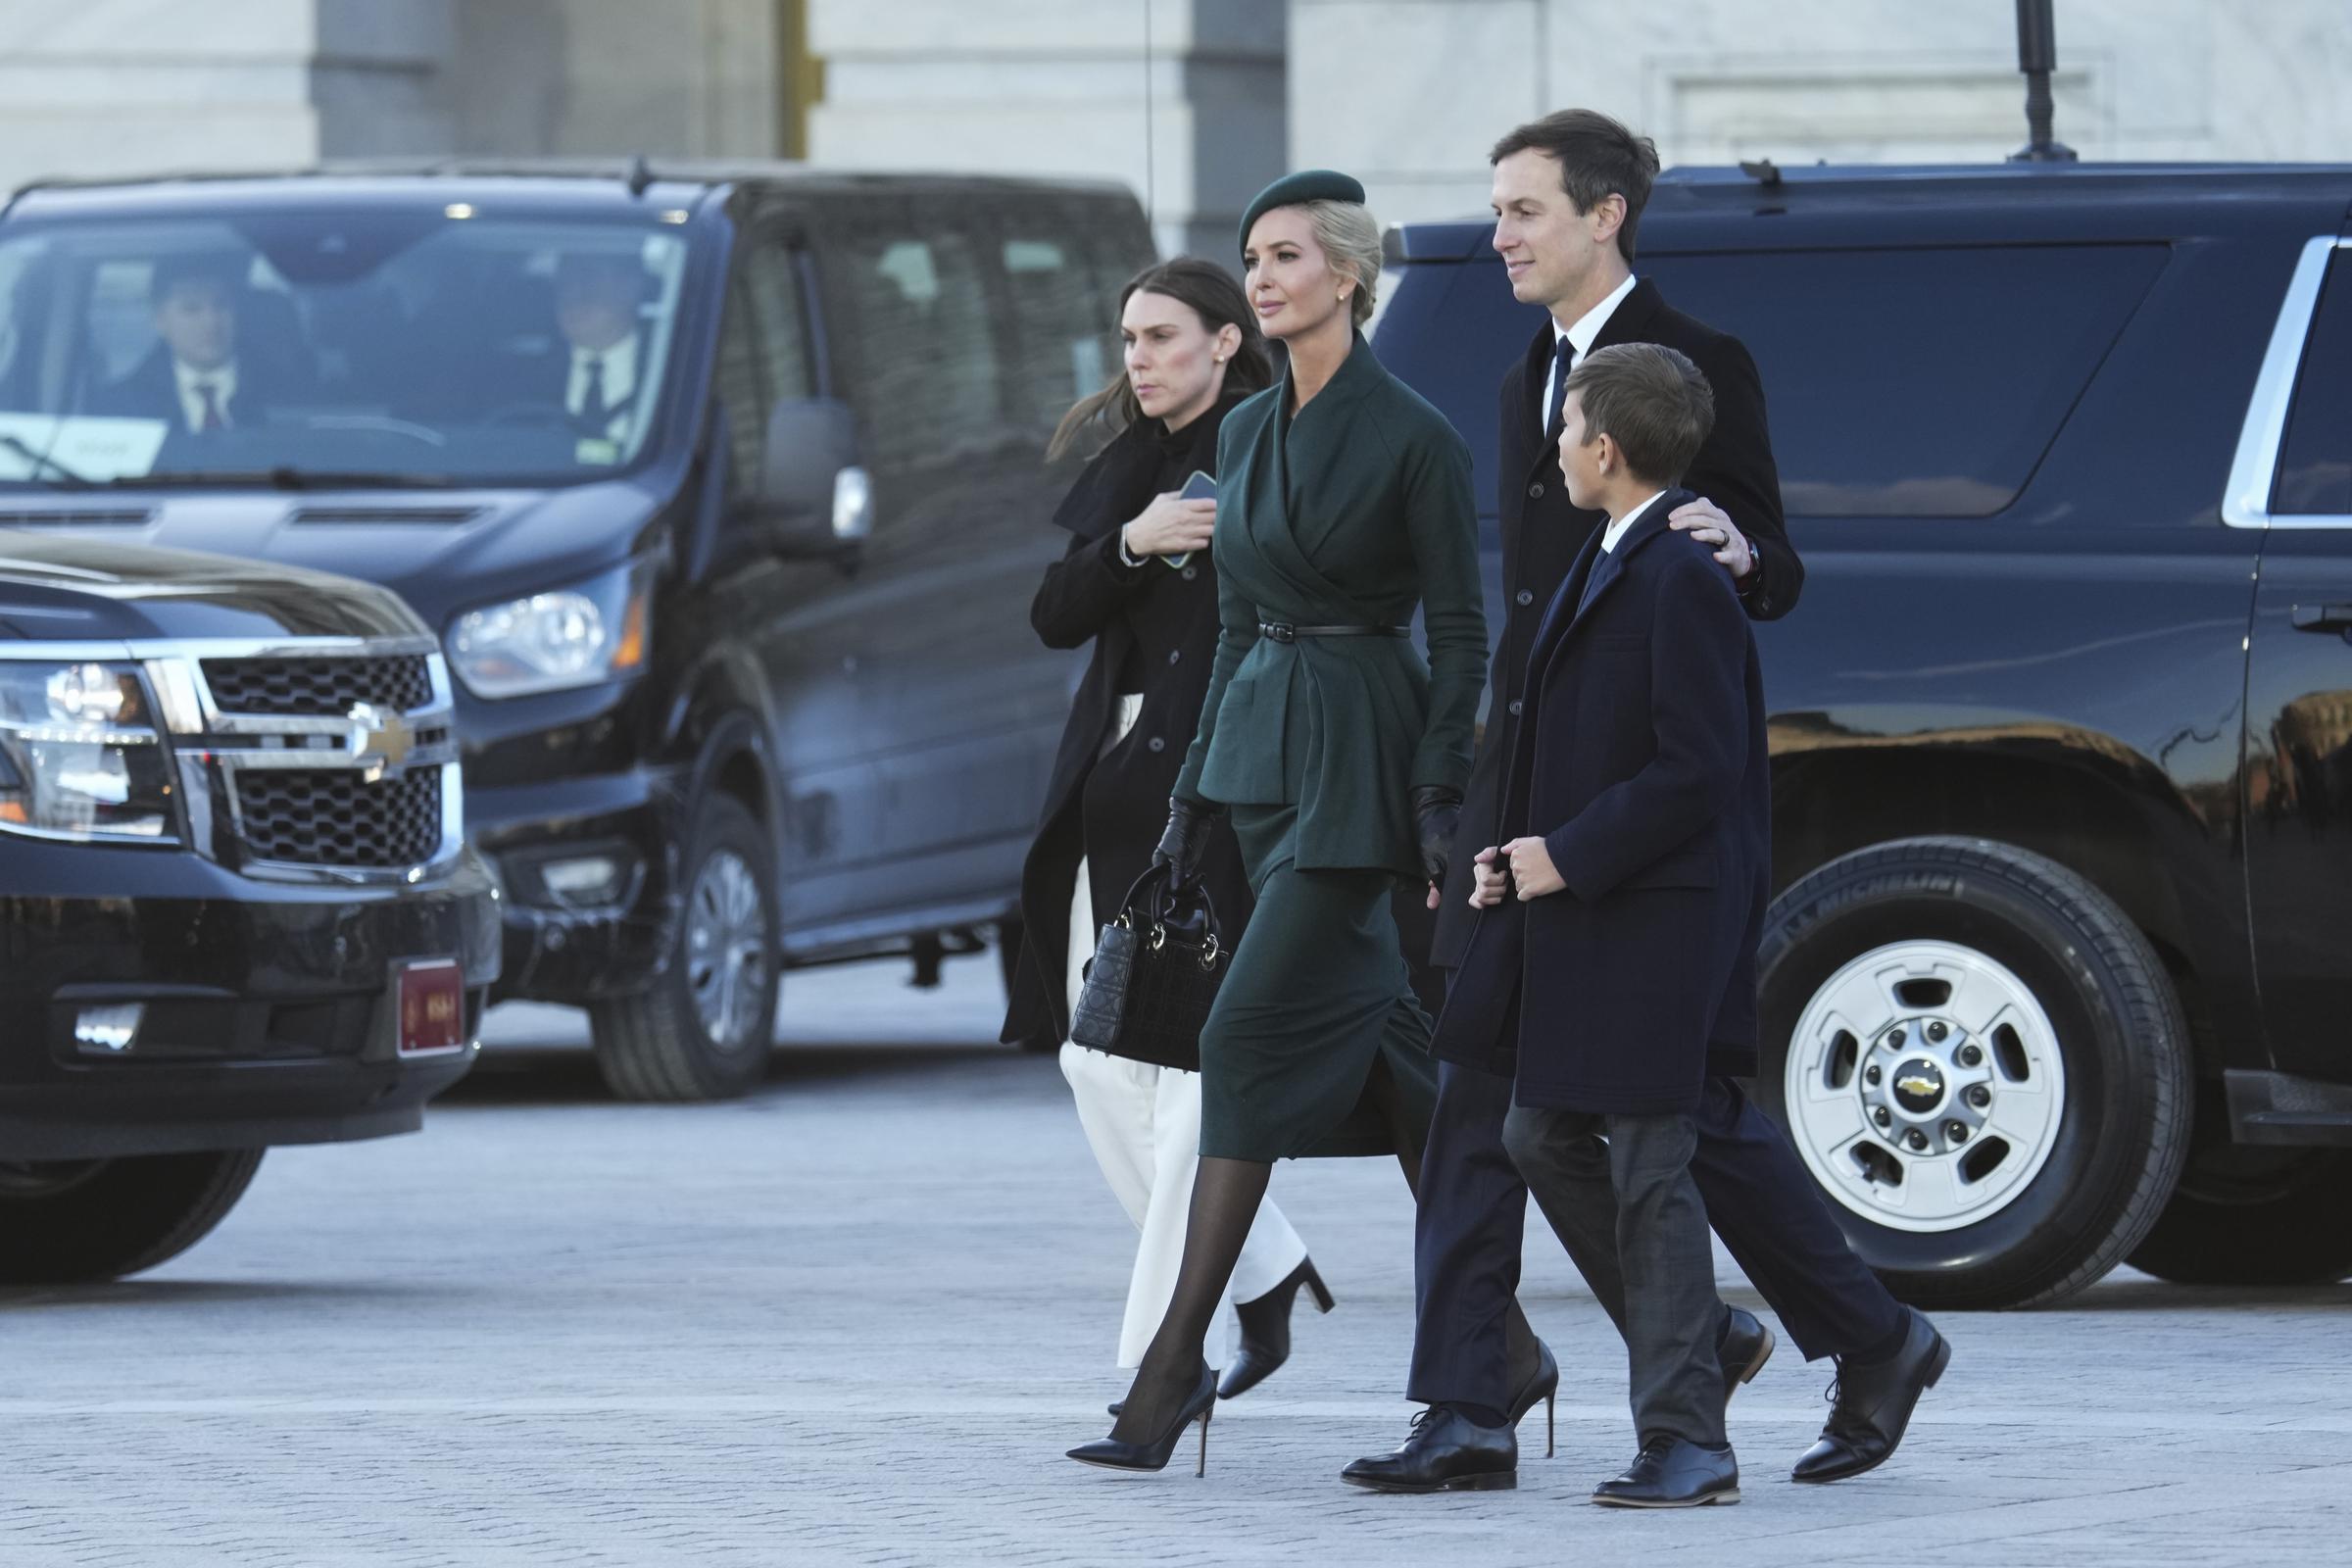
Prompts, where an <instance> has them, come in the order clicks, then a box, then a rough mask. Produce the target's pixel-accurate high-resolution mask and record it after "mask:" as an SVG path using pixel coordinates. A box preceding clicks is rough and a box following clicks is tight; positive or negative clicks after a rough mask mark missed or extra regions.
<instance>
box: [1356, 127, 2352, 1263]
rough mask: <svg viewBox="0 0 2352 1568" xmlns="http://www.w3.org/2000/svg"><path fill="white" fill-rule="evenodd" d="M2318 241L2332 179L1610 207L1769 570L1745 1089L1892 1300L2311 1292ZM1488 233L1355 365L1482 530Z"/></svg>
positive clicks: (2315, 1121)
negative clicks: (1741, 404)
mask: <svg viewBox="0 0 2352 1568" xmlns="http://www.w3.org/2000/svg"><path fill="white" fill-rule="evenodd" d="M2348 217H2352V169H2339V168H2277V167H2271V168H2217V167H2200V168H2149V167H2106V168H2102V167H2095V166H2071V167H2051V166H2041V167H2009V168H1992V169H1986V168H1969V169H1872V170H1838V169H1811V170H1791V171H1789V172H1785V173H1783V172H1778V171H1775V170H1772V169H1771V168H1770V167H1769V166H1762V167H1756V168H1751V169H1746V170H1741V171H1733V170H1720V171H1718V170H1690V171H1678V172H1670V173H1669V174H1667V175H1666V176H1665V178H1664V179H1662V180H1661V181H1660V183H1659V185H1658V187H1657V190H1656V194H1655V196H1654V197H1653V198H1652V200H1651V202H1650V204H1649V207H1648V210H1647V211H1646V213H1645V214H1644V215H1643V218H1642V249H1641V255H1640V259H1639V261H1638V264H1637V270H1638V271H1639V272H1640V273H1642V275H1644V276H1648V277H1651V278H1654V279H1655V280H1656V281H1657V283H1658V285H1659V287H1660V289H1661V290H1662V291H1663V292H1664V294H1665V296H1666V298H1667V299H1668V300H1669V301H1670V302H1672V303H1673V304H1674V305H1676V306H1678V307H1679V308H1681V309H1682V310H1684V311H1687V312H1689V313H1691V314H1692V315H1694V316H1696V317H1698V318H1699V319H1702V320H1705V321H1708V322H1710V323H1712V324H1714V325H1716V326H1719V327H1722V328H1724V329H1725V330H1727V331H1730V332H1734V333H1737V334H1738V335H1739V336H1740V337H1741V338H1742V339H1744V340H1745V341H1746V343H1747V346H1748V347H1749V348H1750V349H1751V350H1752V351H1753V352H1754V354H1755V358H1756V362H1757V365H1758V367H1759V368H1761V370H1762V373H1763V379H1764V387H1765V391H1766V394H1767V396H1768V398H1769V399H1770V403H1771V410H1772V420H1773V425H1774V441H1773V445H1774V450H1775V452H1776V454H1777V456H1778V458H1779V461H1780V468H1781V477H1782V489H1783V494H1784V497H1785V499H1786V502H1787V507H1788V515H1789V532H1790V535H1791V537H1792V538H1793V539H1794V541H1795V543H1796V545H1797V547H1798V549H1799V550H1800V551H1801V552H1802V553H1803V555H1804V558H1805V565H1806V586H1805V594H1804V601H1803V603H1802V604H1801V605H1800V606H1799V607H1798V609H1797V610H1796V611H1795V612H1794V613H1792V614H1790V615H1789V617H1788V618H1787V619H1785V620H1782V621H1778V622H1775V623H1773V624H1771V625H1768V626H1763V627H1760V628H1758V630H1759V635H1760V637H1761V640H1762V644H1763V649H1764V660H1765V686H1766V691H1767V693H1768V695H1769V698H1770V701H1771V705H1772V718H1771V733H1772V745H1773V760H1774V773H1773V795H1774V840H1773V852H1774V862H1775V863H1774V871H1775V887H1776V890H1777V891H1778V895H1779V896H1778V899H1777V902H1776V904H1775V906H1774V909H1773V924H1772V927H1771V930H1770V933H1769V936H1768V938H1767V943H1766V952H1765V959H1766V967H1765V972H1764V977H1763V997H1762V1002H1763V1008H1764V1016H1765V1020H1766V1040H1765V1071H1764V1074H1763V1077H1762V1079H1761V1081H1760V1084H1759V1089H1760V1091H1761V1093H1762V1095H1763V1098H1764V1099H1765V1101H1766V1102H1767V1103H1769V1104H1770V1105H1771V1106H1772V1107H1773V1108H1774V1109H1776V1110H1777V1111H1779V1112H1780V1113H1781V1114H1782V1115H1783V1117H1784V1119H1785V1120H1786V1122H1787V1123H1788V1125H1789V1129H1790V1131H1791V1133H1792V1134H1793V1135H1794V1138H1795V1141H1796V1144H1797V1147H1798V1150H1799V1152H1801V1153H1802V1155H1803V1157H1804V1159H1805V1161H1806V1163H1807V1165H1808V1166H1809V1167H1810V1168H1811V1170H1812V1171H1813V1174H1814V1175H1815V1177H1816V1178H1817V1179H1818V1180H1819V1181H1820V1182H1821V1185H1822V1187H1823V1189H1824V1190H1825V1191H1826V1192H1827V1193H1828V1194H1829V1195H1830V1197H1831V1199H1832V1200H1833V1201H1834V1202H1835V1204H1836V1205H1837V1208H1838V1214H1839V1216H1840V1218H1841V1220H1842V1221H1843V1222H1844V1224H1845V1226H1846V1229H1847V1231H1848V1233H1849V1234H1850V1235H1851V1236H1852V1238H1853V1240H1854V1242H1855V1244H1856V1246H1857V1247H1859V1248H1860V1249H1861V1250H1862V1252H1863V1254H1864V1255H1865V1256H1866V1257H1867V1258H1868V1259H1869V1260H1870V1261H1871V1263H1872V1264H1874V1265H1875V1266H1877V1267H1878V1268H1879V1269H1880V1271H1881V1272H1882V1273H1884V1274H1886V1275H1887V1277H1888V1279H1889V1281H1890V1282H1891V1283H1892V1284H1894V1286H1895V1287H1896V1288H1897V1289H1898V1290H1899V1291H1901V1292H1902V1293H1903V1294H1904V1295H1906V1296H1908V1297H1909V1298H1911V1299H1914V1300H1918V1301H1921V1302H1926V1303H1936V1302H1940V1303H1945V1304H1951V1305H2015V1304H2024V1303H2030V1302H2041V1301H2048V1300H2053V1299H2058V1298H2060V1297H2063V1296H2065V1295H2067V1294H2068V1293H2070V1292H2072V1291H2074V1290H2077V1289H2080V1288H2081V1287H2082V1286H2083V1285H2085V1284H2087V1283H2089V1282H2090V1281H2092V1280H2094V1279H2096V1278H2098V1277H2099V1276H2100V1275H2101V1274H2103V1273H2104V1272H2105V1271H2106V1270H2107V1269H2109V1268H2110V1267H2112V1266H2113V1265H2114V1264H2115V1263H2117V1262H2118V1261H2121V1260H2125V1259H2127V1258H2128V1259H2129V1260H2130V1261H2131V1262H2132V1263H2133V1264H2135V1265H2137V1266H2139V1267H2141V1268H2144V1269H2147V1270H2149V1271H2150V1272H2153V1273H2156V1274H2159V1275H2162V1276H2164V1277H2167V1278H2170V1279H2176V1280H2185V1281H2229V1282H2283V1281H2301V1280H2332V1279H2337V1278H2341V1277H2343V1276H2344V1275H2345V1274H2346V1273H2347V1272H2352V1225H2348V1224H2346V1223H2345V1220H2344V1213H2345V1209H2346V1205H2347V1204H2352V1033H2347V1030H2346V1026H2345V1018H2346V1017H2347V1015H2352V936H2348V933H2352V646H2347V643H2348V642H2352V227H2348V226H2347V218H2348ZM1490 233H1491V226H1490V225H1488V224H1486V223H1477V222H1462V223H1432V224H1421V225H1414V226H1410V227H1406V228H1403V229H1401V230H1398V231H1397V233H1396V234H1395V235H1394V236H1393V239H1392V254H1393V256H1394V257H1395V258H1396V259H1397V260H1399V261H1401V262H1403V263H1404V264H1406V270H1405V272H1404V276H1403V279H1402V284H1401V288H1400V289H1399V291H1398V292H1397V296H1396V298H1395V300H1394V302H1393V303H1392V304H1391V306H1390V307H1389V311H1388V314H1387V317H1386V319H1385V320H1384V322H1383V324H1382V326H1381V329H1380V336H1379V348H1380V352H1381V355H1382V358H1383V359H1384V360H1385V361H1386V362H1387V363H1388V364H1389V365H1390V367H1391V368H1394V369H1396V370H1397V372H1398V373H1400V374H1401V375H1403V376H1404V377H1405V378H1406V379H1407V380H1409V381H1411V382H1412V383H1413V384H1414V385H1415V386H1416V387H1417V388H1418V389H1419V390H1420V391H1422V392H1423V393H1424V394H1426V395H1427V396H1429V397H1430V398H1432V399H1433V400H1434V401H1436V402H1437V403H1438V404H1439V406H1440V407H1442V408H1444V409H1445V410H1446V413H1447V414H1448V415H1449V416H1450V417H1452V418H1453V420H1454V421H1455V423H1456V424H1457V425H1458V426H1459V427H1460V428H1461V430H1462V431H1463V433H1464V434H1465V435H1466V436H1468V437H1469V439H1470V444H1471V447H1472V450H1473V451H1474V452H1476V453H1477V454H1478V456H1479V459H1480V461H1481V463H1482V464H1484V465H1486V466H1487V467H1486V471H1485V472H1484V474H1483V480H1484V483H1483V485H1482V492H1483V493H1484V494H1488V495H1492V494H1493V493H1494V492H1493V486H1494V481H1495V475H1494V473H1493V471H1492V464H1493V461H1494V452H1495V429H1494V420H1495V385H1496V383H1497V380H1498V379H1499V377H1500V375H1501V372H1502V368H1503V367H1504V366H1505V365H1506V364H1507V363H1509V362H1510V360H1511V359H1512V358H1513V356H1515V355H1518V354H1520V353H1522V352H1523V351H1524V350H1525V347H1526V345H1527V342H1528V340H1529V338H1530V336H1531V335H1532V334H1533V332H1534V330H1535V328H1536V325H1537V322H1538V320H1539V319H1540V316H1539V313H1536V312H1533V311H1531V310H1530V309H1528V308H1527V307H1523V306H1520V305H1518V304H1516V303H1514V302H1513V300H1512V298H1511V294H1510V290H1509V287H1508V285H1507V284H1506V283H1505V281H1504V278H1503V272H1502V269H1501V267H1500V266H1499V265H1498V264H1497V261H1496V258H1495V255H1494V253H1493V251H1492V250H1491V249H1489V248H1488V239H1489V236H1490ZM1491 545H1492V539H1491V538H1490V546H1491ZM1496 609H1497V613H1500V607H1499V606H1498V607H1496Z"/></svg>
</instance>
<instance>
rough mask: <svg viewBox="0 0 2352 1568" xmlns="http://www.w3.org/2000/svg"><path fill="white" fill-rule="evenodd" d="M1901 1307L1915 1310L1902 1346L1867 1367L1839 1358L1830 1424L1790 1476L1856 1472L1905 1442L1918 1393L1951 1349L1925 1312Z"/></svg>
mask: <svg viewBox="0 0 2352 1568" xmlns="http://www.w3.org/2000/svg"><path fill="white" fill-rule="evenodd" d="M1903 1310H1904V1311H1906V1312H1910V1313H1911V1327H1910V1331H1909V1332H1908V1333H1906V1334H1905V1335H1904V1336H1903V1348H1901V1349H1900V1350H1897V1351H1896V1352H1895V1353H1894V1354H1892V1355H1890V1356H1888V1357H1887V1359H1886V1360H1884V1361H1874V1362H1872V1363H1871V1364H1870V1365H1868V1366H1848V1365H1847V1364H1846V1363H1845V1361H1844V1359H1843V1358H1842V1357H1841V1358H1839V1360H1838V1381H1837V1382H1836V1383H1833V1384H1831V1385H1830V1403H1831V1410H1830V1420H1829V1424H1828V1425H1827V1426H1825V1427H1823V1428H1822V1429H1821V1441H1820V1442H1818V1443H1816V1444H1814V1445H1813V1446H1812V1447H1810V1448H1807V1449H1806V1450H1805V1454H1804V1457H1803V1458H1801V1459H1799V1460H1797V1461H1796V1468H1795V1469H1793V1470H1791V1471H1789V1479H1790V1480H1792V1481H1842V1480H1844V1479H1845V1478H1846V1477H1847V1476H1858V1475H1860V1474H1861V1473H1862V1472H1863V1471H1865V1470H1875V1469H1877V1468H1878V1467H1879V1466H1880V1465H1882V1464H1885V1463H1886V1462H1887V1456H1888V1455H1889V1454H1891V1453H1893V1452H1894V1449H1895V1445H1897V1444H1899V1443H1901V1442H1902V1441H1903V1429H1904V1428H1905V1427H1907V1426H1909V1425H1910V1424H1911V1411H1912V1408H1913V1407H1914V1406H1915V1405H1917V1404H1918V1403H1919V1397H1920V1396H1921V1395H1923V1394H1925V1393H1927V1391H1928V1390H1930V1389H1932V1388H1934V1387H1935V1386H1936V1379H1938V1378H1940V1377H1942V1376H1943V1369H1944V1368H1945V1367H1946V1366H1949V1365H1950V1364H1951V1360H1952V1348H1951V1347H1950V1346H1949V1345H1947V1344H1945V1343H1944V1338H1943V1336H1942V1335H1940V1334H1938V1333H1936V1325H1935V1324H1933V1323H1931V1322H1929V1321H1928V1320H1927V1316H1926V1314H1924V1313H1921V1312H1916V1311H1912V1309H1911V1308H1909V1307H1905V1308H1904V1309H1903Z"/></svg>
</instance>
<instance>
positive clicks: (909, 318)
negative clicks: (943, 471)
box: [837, 213, 1006, 466]
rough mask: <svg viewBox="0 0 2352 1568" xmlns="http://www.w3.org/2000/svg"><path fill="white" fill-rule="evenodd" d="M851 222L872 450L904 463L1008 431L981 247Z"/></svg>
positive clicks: (845, 264) (848, 270)
mask: <svg viewBox="0 0 2352 1568" xmlns="http://www.w3.org/2000/svg"><path fill="white" fill-rule="evenodd" d="M931 219H932V221H931V222H930V223H929V224H928V225H926V226H927V227H929V228H931V229H932V230H933V231H932V232H930V233H928V234H926V235H923V236H922V237H917V236H916V235H915V233H914V231H913V230H914V224H913V223H912V222H908V223H907V224H906V226H905V227H904V228H900V229H898V230H897V231H895V232H894V231H892V228H891V226H889V225H883V224H876V225H873V226H869V227H865V228H863V229H862V230H859V229H853V230H852V231H851V232H850V233H849V234H848V235H847V236H846V237H845V238H844V239H843V240H842V241H841V244H842V250H841V251H840V252H839V253H837V258H838V265H839V267H840V270H842V271H843V272H844V273H845V274H846V275H845V276H844V277H843V279H842V282H843V284H844V287H843V288H842V289H841V291H840V300H841V305H842V308H843V311H844V313H845V314H846V316H847V317H848V320H849V331H848V333H847V334H846V339H847V345H846V346H847V348H848V351H849V352H850V353H851V354H853V355H855V356H856V364H857V368H858V376H857V379H858V394H859V401H860V403H861V404H862V407H861V409H860V411H859V412H860V413H861V414H862V415H863V418H862V419H861V420H860V421H859V423H860V425H861V427H862V428H863V430H864V433H865V436H866V443H867V449H868V451H869V452H870V453H871V454H872V456H873V458H874V460H875V462H876V463H877V464H878V465H881V466H901V465H905V464H908V463H922V462H926V461H934V460H941V459H946V458H949V457H952V456H953V455H955V454H956V452H957V451H958V450H959V449H960V450H966V451H968V450H972V449H975V448H986V447H990V446H994V445H996V444H998V443H1000V442H1001V441H1002V440H1003V439H1004V438H1005V434H1006V430H1005V422H1006V421H1005V407H1004V397H1003V391H1002V388H1001V387H1000V386H999V384H998V374H999V368H998V364H997V347H996V327H997V323H996V321H995V319H994V317H993V315H992V313H991V312H990V310H989V308H988V294H987V289H986V287H985V285H984V284H983V282H982V280H981V271H980V266H979V260H978V254H977V252H976V250H975V247H974V242H973V241H972V239H971V238H970V237H969V236H967V235H963V234H956V233H943V232H938V231H937V230H938V228H939V221H938V215H937V214H936V213H934V214H932V215H931Z"/></svg>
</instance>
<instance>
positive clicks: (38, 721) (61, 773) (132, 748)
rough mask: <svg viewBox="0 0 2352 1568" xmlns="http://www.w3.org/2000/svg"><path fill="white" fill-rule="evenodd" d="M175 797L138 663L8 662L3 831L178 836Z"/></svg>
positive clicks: (1, 726)
mask: <svg viewBox="0 0 2352 1568" xmlns="http://www.w3.org/2000/svg"><path fill="white" fill-rule="evenodd" d="M174 815H175V813H174V809H173V807H172V763H171V759H170V758H168V757H167V756H166V755H165V753H164V747H163V742H162V740H161V738H160V737H159V736H158V735H157V734H156V731H155V727H154V723H153V718H152V714H151V713H150V711H149V707H148V701H147V688H146V686H145V684H144V683H143V682H142V681H141V680H140V678H139V672H138V668H137V666H135V665H131V664H97V663H90V664H57V663H28V662H8V661H0V831H5V832H12V833H31V834H40V835H44V836H47V837H51V838H73V839H132V840H143V841H144V842H146V843H150V844H157V843H169V842H171V841H172V839H173V837H174V836H175V835H174V832H173V827H174Z"/></svg>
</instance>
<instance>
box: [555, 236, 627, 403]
mask: <svg viewBox="0 0 2352 1568" xmlns="http://www.w3.org/2000/svg"><path fill="white" fill-rule="evenodd" d="M648 281H649V279H648V277H647V274H646V270H645V269H644V268H643V267H642V266H640V265H639V264H638V261H637V259H636V258H635V257H633V256H621V255H615V254H613V253H612V252H609V251H579V252H573V253H572V254H570V255H567V256H565V257H564V259H563V260H561V261H559V262H558V263H557V264H556V325H557V326H558V327H559V328H560V329H561V330H562V331H563V334H564V344H565V346H566V349H567V350H568V352H567V354H566V355H565V357H564V362H563V372H562V373H563V376H564V379H563V381H562V383H561V384H560V385H559V386H558V387H557V388H556V389H555V390H556V391H557V392H559V393H561V395H562V397H563V400H564V417H566V418H568V419H569V420H570V421H571V423H572V425H573V426H574V427H575V428H576V429H577V430H578V431H579V433H580V434H581V435H583V436H588V437H594V438H599V439H603V440H607V441H613V442H625V441H626V440H627V439H628V437H629V416H630V407H629V406H630V404H631V402H632V401H634V400H635V398H636V396H637V371H638V367H639V366H640V365H642V364H643V363H644V358H643V354H642V351H641V345H642V334H641V333H640V331H639V327H638V315H637V308H638V306H639V304H640V303H641V302H643V300H644V299H645V295H646V284H647V282H648Z"/></svg>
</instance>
